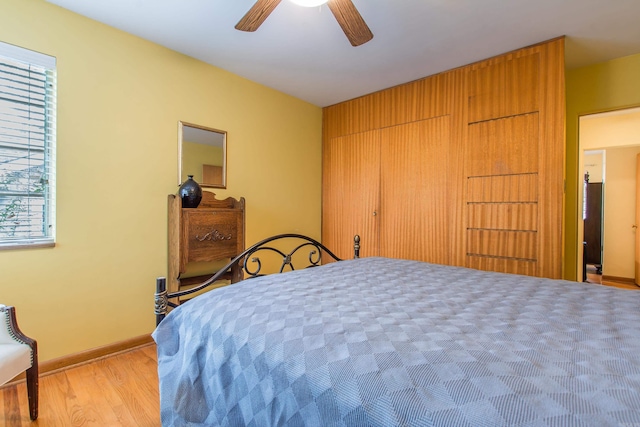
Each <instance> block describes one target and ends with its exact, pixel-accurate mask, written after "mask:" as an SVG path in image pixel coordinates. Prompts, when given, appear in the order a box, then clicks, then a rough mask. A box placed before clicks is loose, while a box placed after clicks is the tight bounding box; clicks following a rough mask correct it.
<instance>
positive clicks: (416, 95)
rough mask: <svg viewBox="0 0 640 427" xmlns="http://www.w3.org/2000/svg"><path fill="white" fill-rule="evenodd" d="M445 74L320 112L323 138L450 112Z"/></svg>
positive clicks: (447, 75)
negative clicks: (321, 114)
mask: <svg viewBox="0 0 640 427" xmlns="http://www.w3.org/2000/svg"><path fill="white" fill-rule="evenodd" d="M457 74H459V72H446V73H441V74H436V75H434V76H430V77H425V78H423V79H420V80H416V81H414V82H410V83H406V84H403V85H399V86H396V87H392V88H389V89H386V90H383V91H380V92H375V93H372V94H370V95H366V96H363V97H360V98H355V99H352V100H350V101H345V102H342V103H340V104H335V105H331V106H329V107H325V108H324V109H323V139H324V141H325V142H326V141H328V140H329V139H332V138H335V137H338V136H346V135H351V134H355V133H361V132H367V131H370V130H375V129H382V128H385V127H390V126H397V125H401V124H405V123H411V122H415V121H420V120H425V119H429V118H433V117H439V116H443V115H447V114H449V113H450V111H451V109H452V106H453V105H454V104H455V101H454V99H455V98H453V97H452V96H450V90H451V81H452V77H453V78H456V77H457V76H456V75H457Z"/></svg>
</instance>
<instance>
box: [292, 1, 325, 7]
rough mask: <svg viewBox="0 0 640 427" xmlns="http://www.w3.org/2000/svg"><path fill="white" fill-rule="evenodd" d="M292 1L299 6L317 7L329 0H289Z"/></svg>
mask: <svg viewBox="0 0 640 427" xmlns="http://www.w3.org/2000/svg"><path fill="white" fill-rule="evenodd" d="M289 1H290V2H291V3H295V4H297V5H298V6H304V7H317V6H322V5H323V4H325V3H327V2H328V1H329V0H289Z"/></svg>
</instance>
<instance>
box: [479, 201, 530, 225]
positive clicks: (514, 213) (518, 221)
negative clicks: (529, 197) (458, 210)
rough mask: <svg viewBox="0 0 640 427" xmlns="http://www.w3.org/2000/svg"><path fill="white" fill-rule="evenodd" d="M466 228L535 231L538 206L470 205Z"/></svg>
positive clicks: (518, 204)
mask: <svg viewBox="0 0 640 427" xmlns="http://www.w3.org/2000/svg"><path fill="white" fill-rule="evenodd" d="M467 227H468V228H478V229H490V230H521V231H536V230H537V229H538V205H537V203H471V204H469V206H468V217H467Z"/></svg>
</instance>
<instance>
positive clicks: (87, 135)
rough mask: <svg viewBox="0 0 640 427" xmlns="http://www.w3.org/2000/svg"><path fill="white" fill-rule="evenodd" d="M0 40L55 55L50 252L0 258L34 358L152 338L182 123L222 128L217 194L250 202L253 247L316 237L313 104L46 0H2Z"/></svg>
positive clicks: (1, 280)
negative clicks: (294, 235)
mask: <svg viewBox="0 0 640 427" xmlns="http://www.w3.org/2000/svg"><path fill="white" fill-rule="evenodd" d="M0 40H1V41H3V42H6V43H11V44H15V45H19V46H22V47H25V48H29V49H32V50H36V51H40V52H43V53H46V54H49V55H52V56H55V57H57V59H58V123H57V125H58V126H57V128H58V133H57V144H58V152H57V153H58V157H57V168H58V175H57V245H56V247H55V248H52V249H35V250H34V249H30V250H13V251H0V271H1V272H2V273H1V275H0V302H1V303H4V304H11V305H15V306H16V307H17V312H18V316H19V321H20V326H21V327H22V329H23V330H24V331H25V332H26V333H27V334H29V335H31V336H33V337H34V338H36V339H37V340H38V345H39V348H40V354H41V360H43V361H44V360H48V359H51V358H56V357H59V356H63V355H66V354H71V353H75V352H78V351H82V350H85V349H89V348H93V347H98V346H102V345H106V344H109V343H113V342H117V341H120V340H124V339H127V338H130V337H135V336H139V335H142V334H148V333H150V332H151V331H152V329H153V327H154V315H153V298H152V293H153V288H154V283H155V278H156V276H160V275H164V274H166V261H167V255H166V253H167V238H166V230H167V194H169V193H174V192H176V191H177V183H176V176H177V165H178V159H177V156H178V149H177V128H178V121H179V120H183V121H186V122H189V123H196V124H202V125H204V126H209V127H213V128H216V129H223V130H226V131H227V132H228V141H229V142H228V185H227V189H226V190H217V191H216V193H217V194H218V196H219V197H223V198H224V197H227V196H233V197H240V196H244V197H245V198H246V200H247V219H246V220H247V224H246V241H247V244H251V243H254V242H256V241H257V240H259V239H261V238H263V237H266V236H268V235H271V234H275V233H280V232H301V233H304V234H308V235H310V236H312V237H314V238H320V203H321V191H320V186H321V114H322V112H321V109H320V108H318V107H316V106H313V105H311V104H308V103H305V102H303V101H300V100H297V99H295V98H292V97H290V96H288V95H285V94H282V93H279V92H277V91H274V90H271V89H268V88H266V87H264V86H261V85H258V84H256V83H253V82H250V81H248V80H245V79H243V78H240V77H238V76H236V75H234V74H231V73H229V72H226V71H223V70H221V69H218V68H215V67H212V66H210V65H207V64H204V63H202V62H199V61H197V60H194V59H192V58H189V57H187V56H184V55H181V54H178V53H176V52H174V51H171V50H168V49H166V48H163V47H160V46H158V45H155V44H152V43H150V42H147V41H145V40H142V39H139V38H136V37H134V36H131V35H129V34H126V33H124V32H121V31H118V30H115V29H113V28H110V27H107V26H105V25H102V24H99V23H96V22H95V21H92V20H89V19H87V18H84V17H81V16H79V15H76V14H73V13H71V12H68V11H66V10H64V9H62V8H59V7H57V6H54V5H51V4H49V3H46V2H44V1H43V0H0ZM221 100H222V102H221Z"/></svg>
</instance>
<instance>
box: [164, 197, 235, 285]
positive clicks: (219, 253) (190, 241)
mask: <svg viewBox="0 0 640 427" xmlns="http://www.w3.org/2000/svg"><path fill="white" fill-rule="evenodd" d="M202 193H203V195H202V201H201V202H200V205H199V206H198V207H197V208H191V209H183V208H182V200H181V199H180V197H179V196H177V195H175V194H170V195H169V200H168V208H169V215H168V216H169V226H168V233H169V235H168V246H169V247H168V264H169V265H168V275H167V290H168V291H169V292H174V291H178V290H180V289H181V288H182V289H183V288H184V287H186V286H189V285H193V284H196V283H201V282H203V281H205V280H206V279H208V278H209V277H210V276H211V275H213V274H214V273H215V272H216V271H212V272H210V273H207V274H204V275H198V276H196V277H189V278H185V279H183V278H181V276H182V275H183V274H184V273H185V272H186V271H187V266H188V264H190V263H196V262H214V261H221V262H226V261H229V260H230V259H231V258H233V257H235V256H236V255H238V254H240V253H241V252H242V251H243V250H244V224H245V209H244V206H245V202H244V197H241V198H240V200H236V199H234V198H231V197H229V198H226V199H224V200H218V199H216V197H215V194H214V193H211V192H209V191H203V192H202ZM225 278H226V279H228V280H230V281H231V283H234V282H237V281H239V280H242V277H241V271H240V269H238V268H234V269H233V270H232V271H229V272H228V274H227V275H226V276H225Z"/></svg>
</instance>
